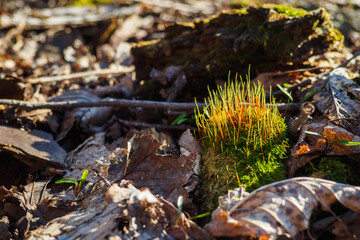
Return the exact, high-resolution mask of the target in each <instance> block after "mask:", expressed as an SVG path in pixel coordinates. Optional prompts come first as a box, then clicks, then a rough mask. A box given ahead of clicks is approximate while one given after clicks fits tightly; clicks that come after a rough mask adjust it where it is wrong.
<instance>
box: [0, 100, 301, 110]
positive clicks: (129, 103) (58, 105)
mask: <svg viewBox="0 0 360 240" xmlns="http://www.w3.org/2000/svg"><path fill="white" fill-rule="evenodd" d="M242 104H243V105H250V103H242ZM0 105H7V106H13V107H19V108H24V109H27V110H33V109H45V108H46V109H68V108H80V107H104V106H114V107H115V106H117V107H141V108H156V109H165V110H178V111H181V110H191V109H195V108H196V107H197V106H198V107H199V108H204V107H205V103H198V104H197V105H196V104H195V103H177V102H159V101H141V100H127V99H105V100H100V101H97V102H81V101H80V102H78V101H63V102H45V103H41V102H27V101H21V100H14V99H0ZM266 105H267V106H274V104H266ZM300 106H301V103H288V104H284V103H279V104H277V108H278V110H279V111H280V112H285V111H299V109H300Z"/></svg>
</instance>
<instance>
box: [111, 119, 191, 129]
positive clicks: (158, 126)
mask: <svg viewBox="0 0 360 240" xmlns="http://www.w3.org/2000/svg"><path fill="white" fill-rule="evenodd" d="M118 121H119V123H121V124H123V125H125V126H127V127H139V128H151V127H153V128H156V129H158V130H163V131H171V130H178V131H185V130H187V129H190V130H191V131H194V130H195V131H197V128H194V127H190V126H186V125H177V126H172V125H164V124H151V123H145V122H134V121H127V120H122V119H118Z"/></svg>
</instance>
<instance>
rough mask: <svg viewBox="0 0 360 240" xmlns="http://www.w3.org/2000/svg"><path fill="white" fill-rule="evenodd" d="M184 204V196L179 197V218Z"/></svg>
mask: <svg viewBox="0 0 360 240" xmlns="http://www.w3.org/2000/svg"><path fill="white" fill-rule="evenodd" d="M183 202H184V198H183V196H179V197H178V200H177V207H178V212H179V216H180V215H181V212H182V208H183Z"/></svg>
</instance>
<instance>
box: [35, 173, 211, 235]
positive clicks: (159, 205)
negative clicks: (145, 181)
mask: <svg viewBox="0 0 360 240" xmlns="http://www.w3.org/2000/svg"><path fill="white" fill-rule="evenodd" d="M84 201H85V202H84V203H83V204H82V206H83V209H79V210H77V211H74V212H71V213H69V214H67V215H65V216H62V217H59V218H56V219H53V220H51V221H50V222H49V223H47V224H46V225H43V226H41V227H39V228H37V229H34V230H33V231H31V232H30V233H29V239H36V238H37V236H41V237H42V238H46V237H47V238H64V239H77V238H81V239H104V238H106V237H107V236H109V235H110V236H113V237H117V238H118V239H134V238H139V237H140V238H145V236H146V239H148V238H149V239H150V238H151V239H155V238H157V239H179V240H180V239H194V240H195V239H213V238H212V237H211V236H210V235H209V234H208V233H207V232H205V231H204V230H203V229H201V228H200V227H198V226H197V225H196V224H195V223H194V222H192V221H191V220H188V219H186V217H185V215H184V214H181V215H180V216H179V214H178V210H177V208H176V207H174V206H173V205H172V204H171V203H169V202H167V201H165V200H163V199H159V198H157V197H155V196H154V195H153V194H152V193H151V192H150V191H149V190H148V189H142V190H139V189H137V188H135V187H134V186H133V185H132V184H131V183H130V182H129V181H125V180H122V181H121V183H120V184H119V185H118V184H114V185H112V186H111V187H110V188H109V189H108V190H107V191H106V193H104V188H99V189H98V190H97V191H95V192H94V193H92V195H91V196H88V197H87V198H86V199H85V200H84ZM178 220H179V221H178ZM164 226H166V229H164ZM179 236H180V237H179Z"/></svg>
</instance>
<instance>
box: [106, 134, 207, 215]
mask: <svg viewBox="0 0 360 240" xmlns="http://www.w3.org/2000/svg"><path fill="white" fill-rule="evenodd" d="M133 134H135V135H132V136H128V137H127V138H128V139H133V140H132V149H131V151H130V158H129V161H128V162H127V160H125V159H124V157H121V156H120V155H118V159H119V163H118V164H116V165H115V166H111V167H110V169H109V175H110V176H109V178H110V179H111V180H114V181H116V180H118V179H126V180H131V181H132V182H133V184H134V185H135V186H136V187H138V188H143V187H148V188H150V190H151V192H152V193H154V194H157V195H160V196H162V197H164V198H165V199H166V200H167V201H169V202H171V203H173V204H174V205H175V204H176V202H177V198H178V197H179V195H182V196H183V197H184V209H185V211H187V212H188V213H190V214H196V213H197V210H196V207H195V205H194V204H193V202H192V200H191V199H190V193H191V192H193V191H194V190H195V189H196V186H197V185H198V178H197V174H198V167H199V164H200V152H199V151H200V150H201V148H200V146H198V143H197V142H196V140H195V139H194V137H193V136H192V134H191V133H190V132H189V131H185V132H184V133H183V135H182V137H181V138H180V140H179V145H180V146H181V147H180V151H181V152H182V154H181V155H180V156H177V155H173V154H166V148H162V147H164V146H162V145H164V142H163V144H161V143H160V142H159V141H158V140H157V139H155V138H154V137H153V135H149V134H144V133H141V132H133ZM155 135H157V134H155ZM162 139H166V138H165V137H162ZM161 148H162V149H161ZM164 152H165V153H164ZM125 153H126V151H123V154H125ZM112 162H114V161H112ZM115 169H116V170H115Z"/></svg>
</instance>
